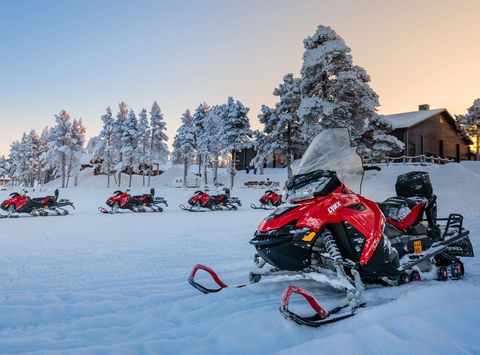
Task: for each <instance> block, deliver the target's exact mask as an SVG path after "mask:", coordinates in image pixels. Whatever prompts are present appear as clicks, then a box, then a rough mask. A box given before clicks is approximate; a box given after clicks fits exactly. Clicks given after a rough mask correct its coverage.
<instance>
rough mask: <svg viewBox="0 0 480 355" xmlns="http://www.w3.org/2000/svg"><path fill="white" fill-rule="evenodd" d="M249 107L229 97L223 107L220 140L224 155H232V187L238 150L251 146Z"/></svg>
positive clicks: (231, 185)
mask: <svg viewBox="0 0 480 355" xmlns="http://www.w3.org/2000/svg"><path fill="white" fill-rule="evenodd" d="M248 111H249V108H247V107H245V106H244V105H243V104H242V103H241V102H240V101H238V100H237V101H235V100H234V99H233V98H232V97H229V98H228V100H227V103H226V104H225V106H224V108H223V115H222V116H223V117H222V122H221V134H220V141H221V142H222V150H223V155H224V156H227V155H230V188H233V184H234V178H235V163H236V152H238V151H240V150H242V149H244V148H247V147H248V146H250V145H251V144H252V143H251V140H250V139H251V137H252V131H251V129H250V121H249V119H248V116H247V114H248Z"/></svg>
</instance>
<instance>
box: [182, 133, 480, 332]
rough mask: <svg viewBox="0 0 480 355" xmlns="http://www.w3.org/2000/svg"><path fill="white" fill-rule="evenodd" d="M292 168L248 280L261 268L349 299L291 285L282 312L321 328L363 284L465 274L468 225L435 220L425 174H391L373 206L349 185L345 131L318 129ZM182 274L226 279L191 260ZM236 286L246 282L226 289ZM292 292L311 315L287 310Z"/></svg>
mask: <svg viewBox="0 0 480 355" xmlns="http://www.w3.org/2000/svg"><path fill="white" fill-rule="evenodd" d="M334 170H335V171H334ZM292 171H293V172H294V176H293V177H292V178H291V179H290V180H289V181H288V182H287V185H286V196H287V199H286V204H284V205H282V206H281V207H279V208H278V209H277V210H275V211H274V212H273V213H272V214H271V215H270V216H268V217H267V218H265V219H264V220H263V221H262V222H261V223H260V225H259V227H258V230H257V232H256V233H255V236H254V238H253V239H252V240H251V241H250V244H252V245H253V246H254V247H255V248H256V251H257V254H256V255H255V258H254V261H255V266H256V267H255V269H254V270H253V271H251V272H250V282H251V283H255V282H258V281H260V279H261V278H262V277H266V276H277V275H282V276H283V277H284V276H293V277H296V278H297V279H298V277H299V276H300V277H301V278H302V279H311V280H315V281H317V282H321V283H324V284H327V285H330V286H331V287H334V288H336V289H338V290H341V291H343V292H346V294H347V302H346V303H344V304H342V305H340V306H339V307H336V308H334V309H332V310H325V309H324V308H322V307H321V306H320V305H319V304H318V303H317V301H316V300H315V298H314V297H313V296H312V295H311V294H310V293H308V292H307V291H306V290H303V289H301V288H299V287H295V286H289V287H288V288H287V289H286V290H285V292H284V294H283V298H282V303H281V306H280V311H281V313H282V314H283V315H284V316H285V317H286V318H288V319H292V320H294V321H296V322H297V323H299V324H305V325H309V326H320V325H323V324H326V323H331V322H335V321H338V320H340V319H344V318H347V317H350V316H353V315H354V314H355V312H356V310H357V309H358V308H359V307H364V306H365V303H363V302H362V301H361V295H362V291H363V284H364V283H380V284H383V285H401V284H404V283H407V282H410V281H419V280H427V279H438V280H442V281H443V280H447V279H448V278H450V279H454V280H456V279H460V278H462V277H463V274H464V266H463V263H462V262H461V261H460V259H459V257H461V256H468V257H471V256H473V248H472V245H471V242H470V239H469V231H468V230H466V229H464V228H463V223H462V222H463V217H462V216H461V215H459V214H455V213H452V214H450V216H449V217H448V218H437V216H436V196H435V195H433V193H432V188H431V184H430V180H429V178H428V174H425V173H418V172H417V173H415V172H413V173H408V174H404V175H401V176H399V178H398V180H397V184H396V190H397V195H399V196H397V197H395V200H392V199H391V198H390V199H388V200H387V201H385V202H383V203H379V204H377V203H375V202H373V201H370V200H368V199H366V198H365V197H363V196H361V195H360V194H359V193H357V192H360V187H361V180H362V177H363V166H362V162H361V159H360V157H359V156H358V155H357V154H356V150H355V148H353V147H351V146H350V138H349V135H348V131H347V130H346V129H332V130H326V131H324V132H322V133H320V134H319V135H318V136H317V137H315V139H314V140H313V141H312V143H311V144H310V146H309V148H308V149H307V151H306V152H305V154H304V156H303V158H302V159H301V160H300V161H297V162H294V164H292ZM347 186H350V188H349V187H347ZM355 191H357V192H355ZM408 206H410V207H411V208H409V212H408V213H404V212H405V207H408ZM382 211H383V212H382ZM384 213H385V214H386V215H387V217H385V214H384ZM424 216H426V219H424ZM267 265H268V266H267ZM198 270H204V271H206V272H208V273H209V274H210V275H211V276H212V277H213V279H214V281H215V282H216V283H217V284H218V285H219V288H217V289H211V288H207V287H204V286H202V285H200V284H199V283H197V282H196V281H195V274H196V272H197V271H198ZM189 282H190V284H192V286H194V287H195V288H197V289H198V290H200V291H201V292H204V293H210V292H218V291H220V290H222V289H223V288H225V287H227V285H226V284H225V283H224V282H223V281H221V280H220V279H219V278H218V276H217V275H216V274H215V272H214V271H213V270H212V269H210V268H208V267H206V266H203V265H196V266H195V267H194V269H193V270H192V272H191V274H190V278H189ZM241 286H245V285H237V286H234V287H241ZM292 294H299V295H301V296H303V297H305V298H306V300H307V301H308V303H309V304H310V305H311V307H312V308H313V309H314V311H315V314H314V315H312V316H310V317H303V316H301V315H298V314H296V313H294V312H293V311H291V310H290V309H289V299H290V296H291V295H292Z"/></svg>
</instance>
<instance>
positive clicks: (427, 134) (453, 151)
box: [393, 114, 470, 160]
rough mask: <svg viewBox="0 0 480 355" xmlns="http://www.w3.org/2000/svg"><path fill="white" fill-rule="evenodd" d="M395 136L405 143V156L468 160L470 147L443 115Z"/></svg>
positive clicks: (400, 131)
mask: <svg viewBox="0 0 480 355" xmlns="http://www.w3.org/2000/svg"><path fill="white" fill-rule="evenodd" d="M393 133H394V135H395V136H396V137H397V138H399V139H400V140H401V141H402V142H404V143H405V154H406V155H409V156H414V155H420V154H425V155H427V156H434V157H443V158H449V159H455V160H468V159H470V157H469V146H468V144H467V143H466V142H465V140H463V139H462V138H460V137H459V136H458V131H457V130H456V128H455V127H454V126H453V125H452V124H451V122H450V121H449V120H448V119H447V118H446V117H445V116H444V115H443V114H438V115H435V116H433V117H431V118H429V119H428V120H425V121H423V122H420V123H419V124H416V125H414V126H412V127H409V128H408V129H397V130H395V131H394V132H393Z"/></svg>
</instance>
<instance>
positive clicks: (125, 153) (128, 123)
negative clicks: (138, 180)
mask: <svg viewBox="0 0 480 355" xmlns="http://www.w3.org/2000/svg"><path fill="white" fill-rule="evenodd" d="M138 139H139V132H138V121H137V116H136V115H135V112H133V110H130V112H129V113H128V117H127V119H126V120H125V122H124V126H123V132H122V138H121V141H122V148H121V150H120V152H121V154H122V161H121V162H120V163H119V164H118V165H117V167H118V169H119V170H120V171H122V170H123V169H125V168H126V169H127V170H128V171H129V175H130V177H129V181H128V187H131V186H132V174H133V172H134V170H135V168H136V166H137V164H138V162H137V161H135V158H136V157H137V156H138V155H137V154H136V151H137V148H138V144H137V142H138Z"/></svg>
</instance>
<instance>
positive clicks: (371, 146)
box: [358, 115, 404, 161]
mask: <svg viewBox="0 0 480 355" xmlns="http://www.w3.org/2000/svg"><path fill="white" fill-rule="evenodd" d="M392 130H393V127H392V125H391V124H390V122H388V121H387V120H385V119H384V117H383V116H381V115H374V116H372V117H371V118H370V119H369V120H368V122H367V127H366V128H365V129H364V131H363V134H362V136H361V137H359V139H358V141H359V142H360V143H361V144H360V145H359V148H358V153H359V154H360V155H361V156H362V157H364V158H369V159H373V160H374V161H379V160H382V159H384V158H385V157H386V156H389V155H394V154H397V153H400V152H401V151H402V149H403V147H404V145H403V143H402V142H401V141H399V140H398V139H397V138H396V137H394V136H392V135H390V134H387V133H385V132H391V131H392Z"/></svg>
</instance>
